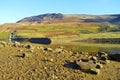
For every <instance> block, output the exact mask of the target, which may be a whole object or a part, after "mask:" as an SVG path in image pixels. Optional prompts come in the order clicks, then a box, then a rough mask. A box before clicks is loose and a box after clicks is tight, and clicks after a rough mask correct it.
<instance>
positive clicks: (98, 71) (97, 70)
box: [90, 68, 100, 74]
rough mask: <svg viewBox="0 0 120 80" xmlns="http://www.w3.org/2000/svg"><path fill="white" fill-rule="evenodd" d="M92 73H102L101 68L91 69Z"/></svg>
mask: <svg viewBox="0 0 120 80" xmlns="http://www.w3.org/2000/svg"><path fill="white" fill-rule="evenodd" d="M90 73H91V74H99V73H100V69H96V68H93V69H90Z"/></svg>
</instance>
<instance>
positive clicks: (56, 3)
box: [0, 0, 120, 24]
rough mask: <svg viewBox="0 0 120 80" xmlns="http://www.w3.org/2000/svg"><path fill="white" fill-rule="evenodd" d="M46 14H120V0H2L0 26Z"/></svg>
mask: <svg viewBox="0 0 120 80" xmlns="http://www.w3.org/2000/svg"><path fill="white" fill-rule="evenodd" d="M45 13H63V14H93V15H103V14H120V0H0V24H4V23H14V22H16V21H18V20H20V19H22V18H24V17H29V16H34V15H40V14H45Z"/></svg>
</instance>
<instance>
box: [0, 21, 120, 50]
mask: <svg viewBox="0 0 120 80" xmlns="http://www.w3.org/2000/svg"><path fill="white" fill-rule="evenodd" d="M14 30H15V31H16V33H15V36H20V37H25V38H50V39H51V40H52V44H51V45H49V46H52V47H54V46H60V45H62V46H66V48H68V49H69V48H70V49H72V50H75V51H92V52H94V51H99V50H104V49H105V50H109V49H116V48H117V49H120V45H119V44H96V43H81V42H73V41H75V40H86V39H91V38H120V32H99V31H98V30H99V26H92V27H83V26H79V25H77V24H75V23H71V24H70V23H64V24H63V23H61V24H37V25H29V26H21V27H18V28H16V29H14ZM9 33H10V31H8V32H1V33H0V38H8V37H9Z"/></svg>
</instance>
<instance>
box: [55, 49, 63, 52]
mask: <svg viewBox="0 0 120 80" xmlns="http://www.w3.org/2000/svg"><path fill="white" fill-rule="evenodd" d="M63 51H64V50H63V49H61V48H56V49H55V52H56V53H62V52H63Z"/></svg>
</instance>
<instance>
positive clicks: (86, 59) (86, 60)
mask: <svg viewBox="0 0 120 80" xmlns="http://www.w3.org/2000/svg"><path fill="white" fill-rule="evenodd" d="M81 60H82V61H83V62H88V61H89V59H88V58H82V59H81Z"/></svg>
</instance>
